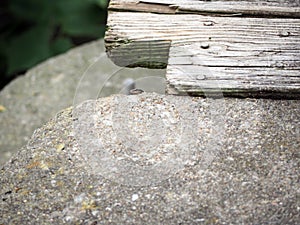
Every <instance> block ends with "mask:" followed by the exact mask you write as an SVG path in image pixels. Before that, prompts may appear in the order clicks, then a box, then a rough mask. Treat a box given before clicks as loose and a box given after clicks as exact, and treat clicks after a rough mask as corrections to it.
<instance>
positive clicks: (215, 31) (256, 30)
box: [105, 0, 300, 98]
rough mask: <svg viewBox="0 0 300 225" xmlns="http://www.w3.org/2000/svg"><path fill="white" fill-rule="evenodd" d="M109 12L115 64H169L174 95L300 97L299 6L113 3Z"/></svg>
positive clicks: (154, 0) (150, 0) (156, 0)
mask: <svg viewBox="0 0 300 225" xmlns="http://www.w3.org/2000/svg"><path fill="white" fill-rule="evenodd" d="M262 3H264V4H262ZM279 3H280V4H279ZM147 4H148V7H147ZM204 4H206V6H205V7H204V6H203V5H204ZM251 4H252V6H253V7H254V6H255V7H254V8H253V10H252V11H251V8H250V7H249V5H251ZM134 5H135V6H134ZM228 5H231V7H227V8H226V7H225V6H228ZM196 6H197V7H196ZM213 6H214V7H215V8H214V7H213ZM222 6H224V7H223V9H226V10H227V11H226V12H225V11H222V12H221V11H220V10H219V11H218V10H215V9H216V8H217V7H219V8H222ZM199 7H202V8H205V9H207V10H206V11H205V12H204V11H203V10H198V9H199ZM234 7H236V8H234ZM159 8H160V10H159ZM187 8H191V9H193V10H194V11H193V12H192V11H191V10H190V11H189V10H187ZM242 8H244V9H246V10H248V11H251V12H253V13H252V14H251V13H248V14H249V15H252V16H245V17H243V16H241V14H243V13H245V12H243V11H241V9H242ZM109 9H110V11H109V17H108V30H107V32H106V37H105V41H106V47H107V50H108V54H109V55H110V57H111V58H112V60H113V61H114V62H115V63H116V64H118V65H121V66H145V67H151V68H162V67H164V66H167V74H166V77H167V83H168V88H167V92H168V93H171V94H186V93H187V94H191V95H205V94H207V93H216V92H220V90H221V91H222V93H223V94H224V95H229V96H240V97H249V96H255V97H270V96H271V97H275V98H276V97H280V98H281V97H286V98H300V18H299V17H300V15H299V9H300V8H299V1H298V3H297V2H296V3H295V2H293V1H255V0H252V1H249V2H244V1H193V0H179V1H174V0H143V1H138V2H136V1H135V2H134V1H132V0H112V1H111V3H110V6H109ZM120 10H123V11H120ZM124 10H125V11H124ZM172 10H173V11H172ZM133 11H134V12H133ZM139 11H141V12H139ZM144 11H145V12H144ZM183 11H184V13H183V14H182V12H183ZM196 11H197V14H195V12H196ZM217 11H218V13H219V14H220V15H216V12H217ZM271 11H272V12H273V13H269V12H271ZM151 12H154V13H151ZM274 12H276V13H274ZM279 12H280V13H279ZM208 13H211V15H213V16H208ZM282 13H284V15H283V14H282ZM254 14H255V17H253V15H254ZM224 16H225V17H224ZM270 16H271V18H270ZM168 57H169V58H168ZM167 59H168V60H167Z"/></svg>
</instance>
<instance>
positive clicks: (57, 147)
mask: <svg viewBox="0 0 300 225" xmlns="http://www.w3.org/2000/svg"><path fill="white" fill-rule="evenodd" d="M64 148H65V144H64V143H61V144H59V145H57V146H56V151H57V152H61V151H62V150H63V149H64Z"/></svg>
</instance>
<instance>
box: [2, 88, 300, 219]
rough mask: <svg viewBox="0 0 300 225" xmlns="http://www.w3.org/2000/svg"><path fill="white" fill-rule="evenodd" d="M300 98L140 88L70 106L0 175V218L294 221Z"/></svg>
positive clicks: (299, 160)
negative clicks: (169, 93)
mask: <svg viewBox="0 0 300 225" xmlns="http://www.w3.org/2000/svg"><path fill="white" fill-rule="evenodd" d="M299 103H300V101H296V100H293V101H292V100H291V101H280V100H267V99H215V100H214V99H208V98H207V99H201V98H191V97H188V96H182V97H178V96H177V97H174V96H163V95H158V94H150V93H143V94H140V95H134V96H122V95H114V96H111V97H108V98H100V99H98V100H96V101H95V100H90V101H86V102H83V103H82V104H80V105H78V106H77V107H75V108H68V109H66V110H63V111H61V112H60V113H58V114H57V115H56V116H55V117H54V118H53V119H52V120H50V121H49V122H48V123H47V124H46V125H44V126H43V127H41V128H40V129H38V130H36V131H35V132H34V135H33V136H32V138H31V139H30V141H29V142H28V144H27V146H25V147H23V148H22V149H21V151H19V152H18V153H17V154H16V155H15V156H14V157H13V158H12V159H11V160H10V161H9V162H8V163H6V164H5V166H4V167H3V168H2V169H1V170H0V187H1V192H0V195H1V198H0V215H1V217H0V224H151V225H152V224H297V223H298V222H299V221H300V212H299V211H300V209H299V190H300V184H299V178H300V177H299V166H300V165H299V163H300V156H299V149H300V136H299V129H300V128H299V123H300V107H299ZM297 221H298V222H297Z"/></svg>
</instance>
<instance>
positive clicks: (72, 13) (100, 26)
mask: <svg viewBox="0 0 300 225" xmlns="http://www.w3.org/2000/svg"><path fill="white" fill-rule="evenodd" d="M57 7H58V11H59V13H58V14H59V15H60V18H59V20H60V21H59V22H60V23H61V26H62V31H63V32H64V33H67V34H69V35H74V36H90V37H95V38H96V37H101V36H103V35H104V21H105V17H106V14H105V11H101V10H100V8H99V7H97V6H96V4H91V3H90V2H89V1H82V0H64V1H61V2H59V4H57Z"/></svg>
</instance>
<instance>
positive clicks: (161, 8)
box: [109, 0, 300, 18]
mask: <svg viewBox="0 0 300 225" xmlns="http://www.w3.org/2000/svg"><path fill="white" fill-rule="evenodd" d="M299 6H300V3H299V0H296V1H288V0H282V1H278V0H277V1H270V0H268V1H261V0H251V1H238V0H235V1H234V0H214V1H193V0H141V1H138V2H137V1H134V0H112V1H111V2H110V5H109V10H112V11H113V10H122V11H138V12H155V13H170V14H175V13H177V14H178V13H197V14H219V15H223V16H225V15H226V14H229V15H239V16H242V15H243V16H260V17H274V16H280V17H288V18H299V17H300V8H299Z"/></svg>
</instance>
